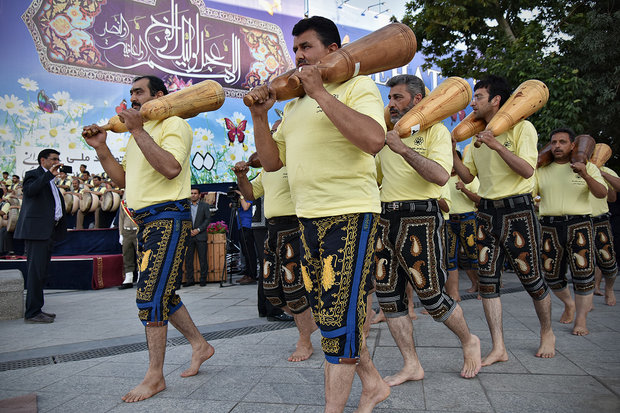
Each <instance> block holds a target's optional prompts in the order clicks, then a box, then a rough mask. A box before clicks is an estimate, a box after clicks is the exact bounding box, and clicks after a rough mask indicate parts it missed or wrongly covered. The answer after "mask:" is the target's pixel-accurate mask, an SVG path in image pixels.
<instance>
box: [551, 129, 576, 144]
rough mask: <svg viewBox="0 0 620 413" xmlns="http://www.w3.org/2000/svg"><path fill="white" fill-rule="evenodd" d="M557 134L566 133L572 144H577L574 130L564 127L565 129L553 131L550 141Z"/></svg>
mask: <svg viewBox="0 0 620 413" xmlns="http://www.w3.org/2000/svg"><path fill="white" fill-rule="evenodd" d="M556 133H566V134H568V137H569V138H570V141H571V142H575V136H576V134H575V131H574V130H572V129H571V128H568V127H563V128H557V129H554V130H552V131H551V133H550V134H549V139H551V138H553V135H555V134H556Z"/></svg>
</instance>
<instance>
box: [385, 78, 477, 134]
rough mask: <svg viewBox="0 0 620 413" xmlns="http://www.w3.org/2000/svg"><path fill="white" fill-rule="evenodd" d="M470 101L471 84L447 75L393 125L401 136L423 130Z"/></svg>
mask: <svg viewBox="0 0 620 413" xmlns="http://www.w3.org/2000/svg"><path fill="white" fill-rule="evenodd" d="M470 101H471V86H469V83H467V81H466V80H465V79H462V78H460V77H456V76H455V77H449V78H447V79H446V80H444V81H443V82H441V84H439V86H437V87H436V88H435V90H433V91H432V92H431V93H429V94H428V95H426V97H425V98H424V99H422V100H421V101H420V102H419V103H418V104H417V105H415V106H414V107H413V108H411V109H410V110H409V112H407V113H405V115H404V116H403V117H402V118H400V120H399V121H398V122H396V124H395V125H394V130H395V131H396V132H398V135H399V136H400V137H401V138H406V137H407V136H410V135H413V134H414V133H416V132H419V131H423V130H425V129H428V128H429V127H431V126H433V125H434V124H435V123H437V122H440V121H442V120H444V119H445V118H447V117H448V116H450V115H452V114H453V113H455V112H458V111H459V110H462V109H464V108H466V107H467V105H468V104H469V102H470Z"/></svg>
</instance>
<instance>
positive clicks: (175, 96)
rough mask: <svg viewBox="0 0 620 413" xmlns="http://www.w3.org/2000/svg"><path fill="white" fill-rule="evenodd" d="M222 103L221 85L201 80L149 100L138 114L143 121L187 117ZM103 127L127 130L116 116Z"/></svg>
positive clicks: (116, 130)
mask: <svg viewBox="0 0 620 413" xmlns="http://www.w3.org/2000/svg"><path fill="white" fill-rule="evenodd" d="M223 104H224V89H222V86H220V84H219V83H217V82H215V81H213V80H203V81H202V82H200V83H196V84H195V85H192V86H189V87H186V88H185V89H181V90H179V91H178V92H174V93H169V94H167V95H165V96H162V97H160V98H158V99H153V100H149V101H148V102H146V103H145V104H143V105H142V107H141V108H140V115H142V119H144V120H145V121H148V120H162V119H167V118H169V117H171V116H178V117H181V118H183V119H189V118H193V117H194V116H196V115H198V114H199V113H202V112H210V111H213V110H217V109H219V108H220V107H221V106H222V105H223ZM103 129H105V130H110V131H112V132H117V133H122V132H127V127H126V126H125V124H124V123H123V122H122V121H121V120H120V118H119V117H118V116H114V117H112V118H111V119H110V120H109V121H108V123H107V124H106V125H104V126H103Z"/></svg>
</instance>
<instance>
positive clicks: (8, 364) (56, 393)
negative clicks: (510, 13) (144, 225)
mask: <svg viewBox="0 0 620 413" xmlns="http://www.w3.org/2000/svg"><path fill="white" fill-rule="evenodd" d="M504 282H505V287H506V288H507V289H508V290H517V289H518V285H519V284H518V281H517V280H516V277H515V276H514V274H512V273H507V274H506V276H505V280H504ZM461 286H462V287H467V286H468V283H467V281H466V278H465V276H464V274H462V275H461ZM461 292H462V293H464V291H463V290H461ZM134 293H135V290H123V291H119V290H117V289H106V290H100V291H57V290H49V291H46V306H45V309H46V310H47V311H51V312H55V313H56V314H57V315H58V317H57V321H56V322H54V323H53V324H49V325H34V324H25V323H24V322H23V319H20V320H11V321H0V399H4V398H9V397H15V396H20V395H24V394H28V393H33V392H34V393H36V394H37V397H38V407H39V411H40V412H63V413H66V412H86V411H87V412H89V413H95V412H134V411H136V412H144V411H149V412H150V411H154V412H156V411H196V412H217V413H220V412H231V413H241V412H252V413H257V412H258V413H260V412H274V413H280V412H320V411H322V404H323V397H324V396H323V363H324V359H323V356H322V354H321V352H320V336H319V333H318V332H315V333H314V334H313V336H312V340H313V344H314V346H315V350H316V352H315V354H314V355H313V356H312V357H311V358H310V359H309V360H306V361H304V362H300V363H290V362H288V361H287V360H286V358H287V357H288V355H289V354H290V353H291V352H292V351H293V349H294V347H295V342H296V338H297V332H296V329H295V328H294V327H293V325H292V324H291V323H280V322H267V321H266V320H265V319H264V318H258V317H257V311H256V286H255V285H249V286H235V287H230V288H220V287H219V285H218V284H213V285H208V286H207V287H204V288H202V287H199V286H194V287H190V288H184V289H181V290H180V295H181V297H182V299H183V301H184V303H185V304H186V306H187V308H188V309H189V312H190V314H191V316H192V317H193V319H194V320H195V322H196V325H198V326H199V330H200V331H201V332H202V333H203V334H205V335H206V336H207V337H216V338H215V339H213V340H210V342H211V343H212V344H213V345H214V346H215V349H216V352H215V355H214V356H213V357H212V358H211V359H210V360H209V361H207V362H206V363H205V364H204V365H203V367H202V368H201V370H200V373H199V374H198V375H197V376H194V377H189V378H181V377H180V376H179V374H180V372H181V371H183V370H184V369H185V368H187V366H188V364H189V358H190V355H191V349H190V346H189V345H188V344H184V343H183V341H182V340H181V339H180V338H179V337H180V334H179V333H178V332H177V331H176V330H174V328H173V327H172V326H170V330H169V334H168V337H169V348H168V351H167V353H166V363H165V369H164V372H165V374H166V382H167V389H166V390H165V391H163V392H161V393H159V394H158V395H156V396H155V397H153V398H151V399H148V400H145V401H143V402H140V403H134V404H126V403H123V402H122V401H121V399H120V397H121V396H122V395H123V394H125V392H126V391H127V390H129V389H131V388H132V387H133V386H135V385H136V384H137V383H138V382H139V381H140V380H141V379H142V377H143V376H144V373H145V371H146V367H147V360H148V354H147V351H146V347H145V346H144V341H145V340H144V328H143V327H142V324H141V323H140V322H139V321H138V320H137V317H136V313H137V311H136V309H135V304H134ZM617 294H618V293H617ZM594 301H595V309H594V311H593V312H591V313H590V315H589V320H588V323H589V328H590V331H591V334H590V335H588V336H585V337H577V336H573V335H571V334H570V332H571V327H570V326H569V325H564V324H560V323H559V322H557V320H558V319H559V316H560V314H561V311H562V307H561V303H560V302H559V301H558V300H557V299H555V298H554V299H553V312H554V315H553V320H554V322H553V328H554V331H555V334H556V336H557V355H556V357H555V358H553V359H538V358H536V357H534V352H535V351H536V349H537V346H538V335H537V331H538V321H537V318H536V315H535V312H534V308H533V306H532V304H531V301H530V299H529V296H528V295H527V294H526V293H525V292H523V291H520V292H514V293H510V294H504V295H503V296H502V304H503V310H504V312H503V315H504V334H505V337H506V344H507V347H508V351H509V356H510V359H509V361H508V362H505V363H499V364H496V365H493V366H489V367H486V368H483V369H482V371H481V373H480V374H479V375H478V377H476V378H474V379H471V380H465V379H462V378H460V377H459V371H460V368H461V364H462V353H461V350H460V348H459V343H458V340H457V339H456V337H455V336H453V335H452V334H451V333H450V332H449V331H448V330H447V329H446V327H444V326H443V325H442V324H439V323H436V322H434V321H432V320H431V318H430V317H428V316H423V315H419V318H418V320H416V321H414V322H413V324H414V334H415V338H416V344H417V348H418V353H419V356H420V360H421V362H422V365H423V367H424V369H425V372H426V376H425V378H424V380H422V381H418V382H408V383H404V384H402V385H400V386H398V387H395V388H393V389H392V394H391V395H390V397H389V398H388V399H387V400H386V401H384V402H383V403H381V404H380V405H379V406H378V407H377V408H376V409H375V411H376V412H394V413H396V412H446V411H448V412H515V411H528V412H555V411H557V412H560V411H561V412H565V411H571V412H590V411H596V412H618V411H620V317H619V315H620V306H616V307H608V306H606V305H605V304H604V302H603V299H602V297H595V298H594ZM461 304H462V307H463V310H464V313H465V317H466V319H467V322H468V324H469V326H470V329H471V330H472V332H473V333H474V334H477V335H478V336H479V337H480V339H481V342H482V352H483V354H484V353H486V352H488V351H489V350H490V348H491V341H490V335H489V332H488V328H487V325H486V321H485V319H484V313H483V310H482V305H481V303H480V301H478V300H475V299H468V300H464V301H463V302H462V303H461ZM375 305H376V304H375ZM417 311H418V313H419V309H418V310H417ZM368 347H369V350H370V352H371V355H372V356H373V359H374V362H375V364H376V365H377V367H378V369H379V370H380V372H381V374H382V375H384V376H385V375H389V374H393V373H395V372H396V371H398V370H399V369H400V367H401V365H402V359H401V356H400V353H399V351H398V348H397V347H396V346H395V343H394V340H393V339H392V337H391V335H390V332H389V330H388V328H387V325H386V324H385V323H381V324H378V325H374V326H373V327H372V329H371V332H370V337H369V340H368ZM68 360H75V361H68ZM37 363H38V364H40V365H35V364H37ZM28 366H29V367H28ZM360 392H361V383H360V382H359V379H357V378H356V380H355V382H354V384H353V390H352V392H351V397H350V398H349V401H348V403H347V410H346V411H347V412H352V411H354V410H355V406H356V405H357V401H358V399H359V396H360Z"/></svg>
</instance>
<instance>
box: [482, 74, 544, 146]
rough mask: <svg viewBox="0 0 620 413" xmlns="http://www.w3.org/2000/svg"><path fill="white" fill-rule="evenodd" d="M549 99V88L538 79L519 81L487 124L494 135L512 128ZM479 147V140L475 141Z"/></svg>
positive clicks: (487, 128)
mask: <svg viewBox="0 0 620 413" xmlns="http://www.w3.org/2000/svg"><path fill="white" fill-rule="evenodd" d="M547 100H549V89H548V88H547V85H545V84H544V83H543V82H541V81H540V80H536V79H530V80H526V81H525V82H523V83H521V84H520V85H519V87H518V88H517V89H516V90H515V91H514V92H513V93H512V95H510V97H509V98H508V100H507V101H506V102H505V103H504V104H503V105H502V107H501V108H500V109H499V110H498V111H497V113H496V114H495V115H494V116H493V119H491V121H489V123H488V124H487V127H486V130H489V131H491V132H493V135H494V136H499V135H501V134H502V133H504V132H506V131H508V130H510V129H512V128H513V127H514V126H515V125H516V124H517V123H519V122H520V121H522V120H523V119H526V118H527V117H528V116H530V115H532V114H534V113H536V112H537V111H538V110H540V109H541V108H542V107H543V106H545V104H546V103H547ZM475 145H476V147H477V148H478V147H480V145H481V144H480V143H479V142H475Z"/></svg>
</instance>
